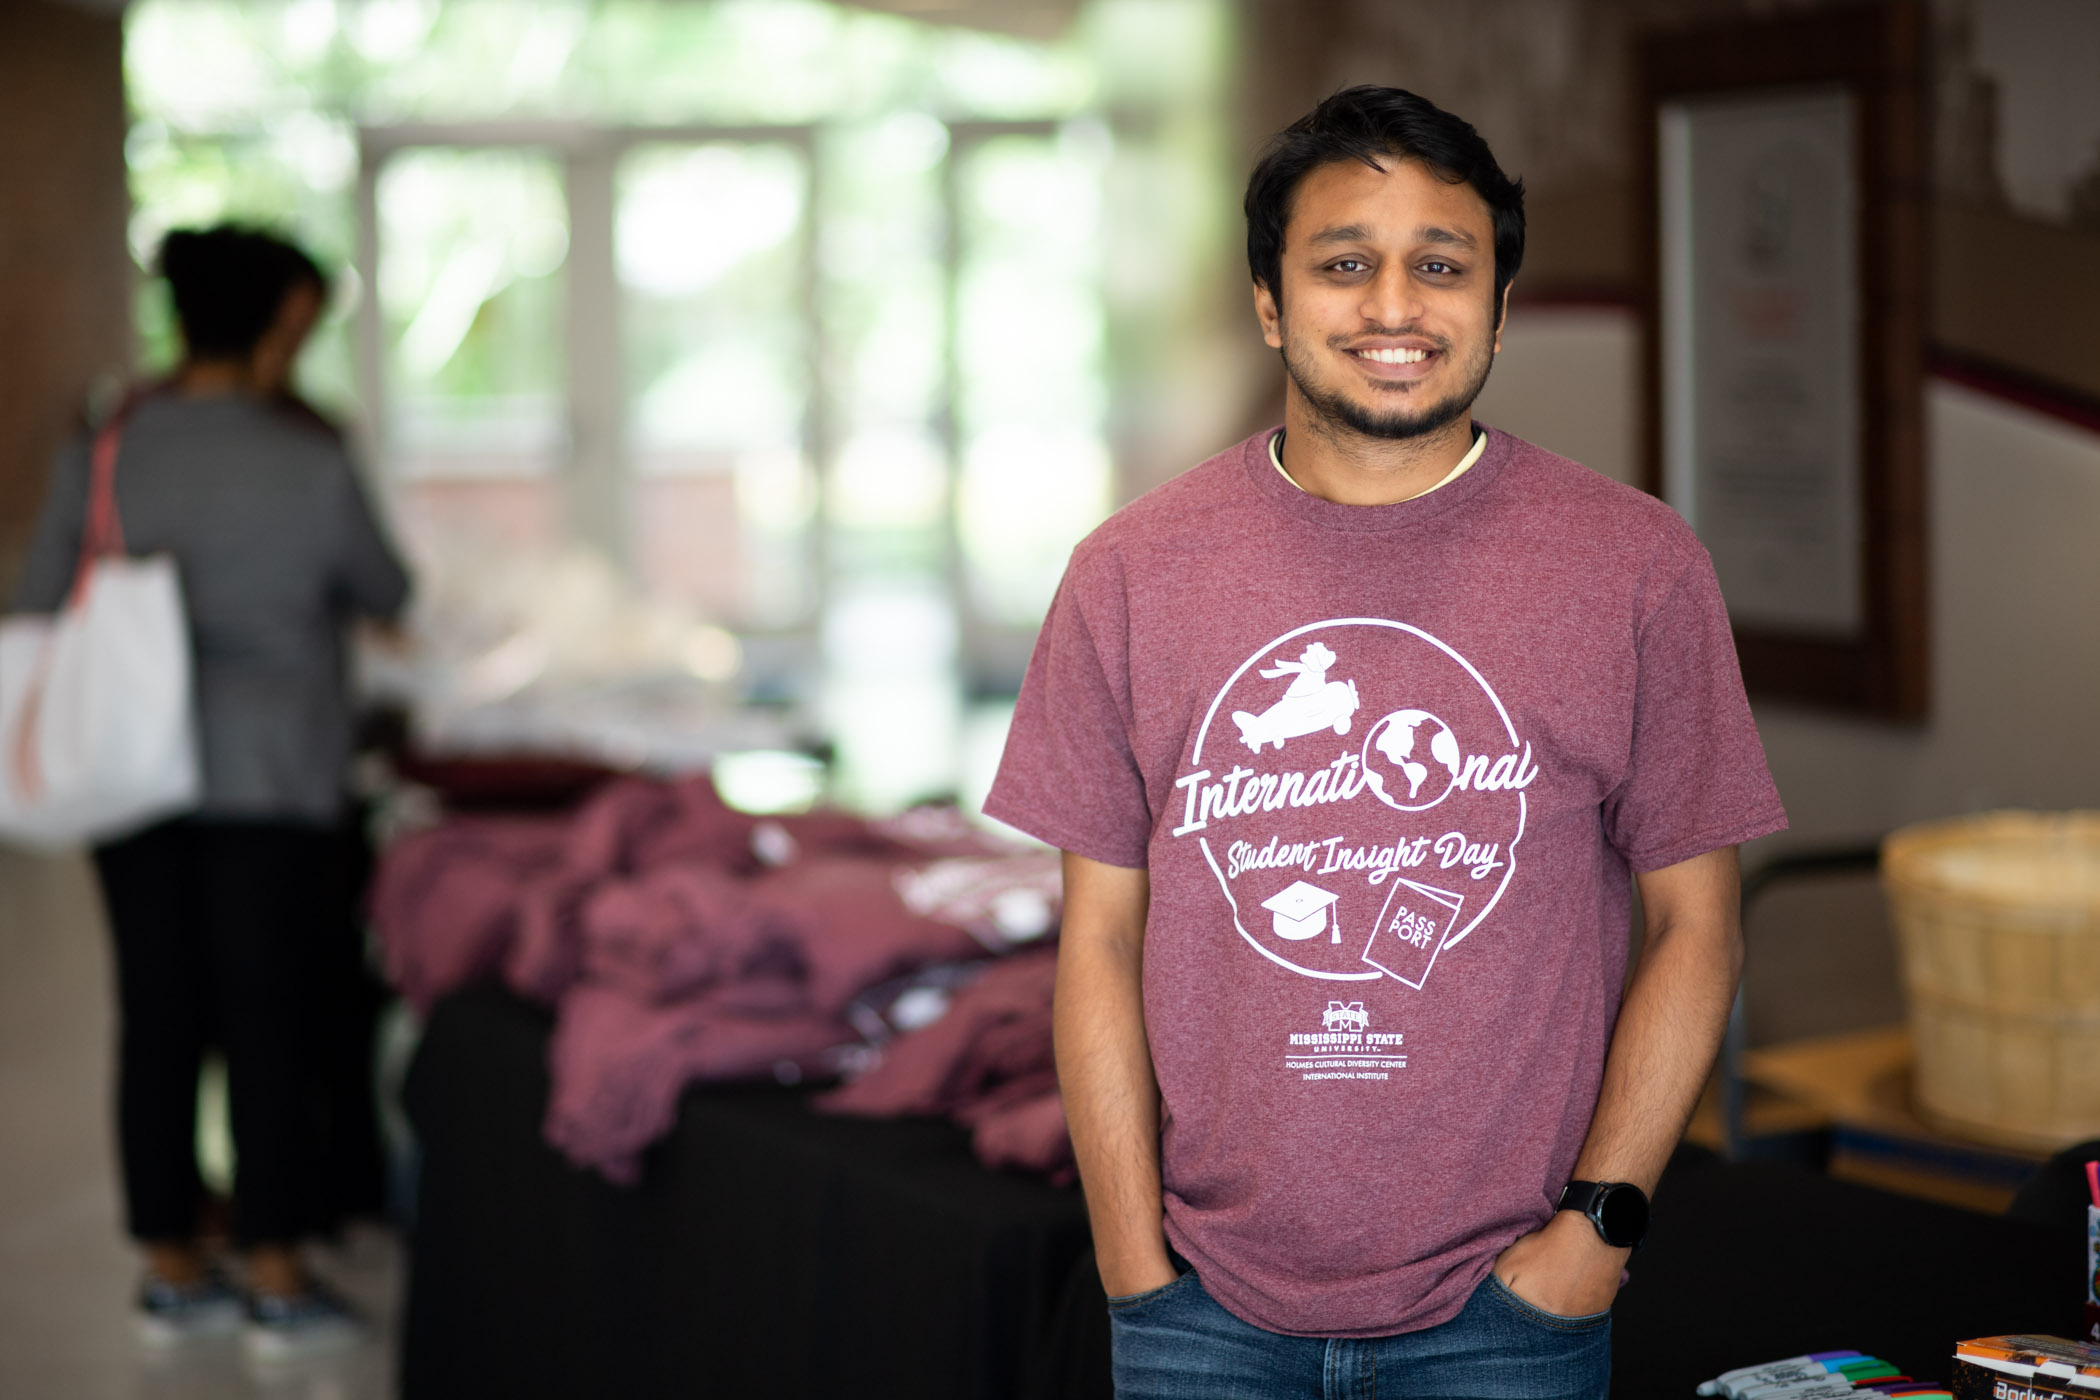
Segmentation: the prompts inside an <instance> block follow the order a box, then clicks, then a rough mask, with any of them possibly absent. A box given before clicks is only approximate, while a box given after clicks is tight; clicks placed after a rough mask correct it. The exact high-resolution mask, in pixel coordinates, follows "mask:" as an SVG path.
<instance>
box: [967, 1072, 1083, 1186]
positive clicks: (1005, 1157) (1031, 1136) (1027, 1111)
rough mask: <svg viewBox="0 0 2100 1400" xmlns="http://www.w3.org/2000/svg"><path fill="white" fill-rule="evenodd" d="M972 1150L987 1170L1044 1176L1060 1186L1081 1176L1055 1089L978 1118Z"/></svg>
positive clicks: (1063, 1111)
mask: <svg viewBox="0 0 2100 1400" xmlns="http://www.w3.org/2000/svg"><path fill="white" fill-rule="evenodd" d="M970 1147H971V1150H972V1151H974V1152H975V1153H976V1154H977V1160H978V1161H980V1162H982V1163H984V1164H985V1165H986V1166H988V1167H1018V1168H1020V1169H1021V1170H1023V1171H1032V1172H1043V1173H1045V1174H1047V1175H1048V1176H1049V1177H1050V1179H1051V1180H1052V1181H1055V1182H1058V1183H1059V1184H1063V1183H1065V1182H1069V1181H1073V1180H1076V1179H1077V1178H1078V1175H1079V1173H1078V1170H1077V1168H1076V1167H1075V1166H1074V1164H1073V1160H1072V1134H1071V1131H1070V1129H1068V1128H1067V1127H1066V1126H1065V1104H1064V1100H1063V1099H1062V1098H1060V1097H1059V1096H1058V1093H1057V1090H1055V1089H1052V1090H1050V1092H1048V1093H1046V1094H1037V1095H1034V1096H1033V1097H1030V1098H1025V1099H1020V1100H1018V1101H1016V1102H1013V1103H1009V1104H1006V1105H1004V1106H1002V1107H1001V1108H1000V1109H999V1111H998V1112H996V1113H987V1114H983V1115H981V1116H980V1117H978V1119H977V1122H976V1127H975V1128H974V1129H973V1130H972V1131H971V1133H970Z"/></svg>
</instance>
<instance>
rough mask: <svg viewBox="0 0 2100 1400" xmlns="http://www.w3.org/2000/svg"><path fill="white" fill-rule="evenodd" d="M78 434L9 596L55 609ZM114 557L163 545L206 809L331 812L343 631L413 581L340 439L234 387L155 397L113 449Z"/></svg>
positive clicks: (346, 731) (67, 560)
mask: <svg viewBox="0 0 2100 1400" xmlns="http://www.w3.org/2000/svg"><path fill="white" fill-rule="evenodd" d="M88 448H89V444H88V440H87V439H86V438H81V439H79V440H77V441H75V442H73V443H71V444H70V445H68V446H67V447H66V448H65V449H64V450H62V451H61V452H60V453H59V455H58V459H57V462H56V463H55V465H54V468H53V476H52V483H51V489H50V492H49V494H48V496H47V497H46V499H45V502H44V510H43V515H42V516H41V518H40V519H39V520H38V522H37V529H36V535H35V537H34V539H33V541H32V542H31V545H30V550H29V559H28V563H27V566H26V568H25V569H24V571H23V574H22V578H21V581H20V583H19V585H18V586H17V588H16V591H15V607H16V608H18V609H20V610H22V611H25V612H51V611H54V610H56V609H57V608H58V606H59V605H60V604H61V603H62V602H63V601H64V599H65V595H66V590H67V588H68V587H69V586H70V584H71V582H72V578H73V570H74V566H75V564H76V562H77V561H78V558H79V554H80V532H81V524H82V516H83V514H84V512H85V510H86V505H87V494H88ZM116 494H117V512H118V515H119V517H120V518H121V520H122V522H123V530H124V544H125V549H126V552H127V553H130V554H133V555H146V554H158V553H164V552H165V553H168V554H172V555H174V557H175V561H176V565H177V568H178V570H179V573H180V576H181V579H182V591H183V602H184V607H185V608H186V610H187V612H188V616H189V625H190V643H191V648H192V654H193V655H194V657H195V663H196V686H197V711H198V726H199V739H200V743H201V747H202V751H203V760H204V799H203V803H202V806H201V809H200V810H201V812H202V814H204V815H206V816H214V817H221V818H250V819H257V818H259V819H278V820H281V819H291V820H300V821H312V822H329V821H333V820H335V819H336V818H337V817H338V816H339V815H340V813H341V810H342V803H343V790H344V779H345V768H346V765H347V764H348V761H349V757H350V747H351V738H352V736H351V711H350V701H349V696H348V693H347V683H346V678H345V674H344V659H343V630H344V624H345V623H346V622H347V621H348V620H349V619H350V618H352V617H354V616H357V615H365V616H371V617H379V618H390V617H393V616H394V615H395V614H397V613H398V612H399V611H400V610H401V608H402V605H403V604H404V603H405V602H406V601H407V598H408V576H407V574H406V573H405V572H404V571H403V569H402V567H401V563H400V561H399V560H398V558H396V556H395V554H394V551H393V549H392V547H391V546H390V545H389V544H388V543H387V540H386V538H385V536H384V534H383V533H382V532H381V530H380V528H379V525H378V523H377V521H376V520H375V519H374V517H373V514H372V509H371V505H370V503H369V502H368V501H367V500H366V497H365V493H364V490H363V488H362V486H361V485H360V484H359V482H358V479H357V476H356V473H355V472H354V470H353V469H352V467H351V464H350V460H349V458H348V456H347V455H346V454H345V453H344V451H343V447H342V444H341V443H340V442H338V441H337V440H336V439H335V438H334V436H333V435H331V434H330V433H328V432H326V431H325V430H323V429H322V428H320V427H319V426H318V425H315V424H313V423H310V422H306V421H303V420H302V419H301V418H299V417H298V416H296V415H295V414H293V413H290V412H287V411H285V410H282V409H278V408H273V407H271V406H269V405H267V404H264V403H261V402H258V401H256V400H253V399H248V398H243V397H239V396H232V395H228V396H220V397H211V398H196V399H186V398H180V397H176V396H173V395H157V396H155V397H152V398H148V399H146V400H145V401H144V402H142V403H141V404H139V405H138V407H137V408H136V409H135V410H134V411H133V413H132V415H131V419H130V421H129V422H128V424H127V425H126V427H125V430H124V437H123V442H122V446H121V447H120V448H119V450H118V454H117V470H116Z"/></svg>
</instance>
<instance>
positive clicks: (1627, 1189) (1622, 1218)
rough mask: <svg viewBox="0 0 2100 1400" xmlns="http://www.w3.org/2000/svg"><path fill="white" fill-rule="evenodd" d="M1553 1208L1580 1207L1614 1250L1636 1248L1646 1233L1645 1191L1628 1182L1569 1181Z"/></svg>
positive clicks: (1645, 1236)
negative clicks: (1558, 1202) (1557, 1203)
mask: <svg viewBox="0 0 2100 1400" xmlns="http://www.w3.org/2000/svg"><path fill="white" fill-rule="evenodd" d="M1554 1209H1555V1210H1579V1211H1581V1212H1582V1213H1583V1214H1584V1215H1586V1216H1588V1217H1589V1218H1590V1224H1592V1225H1594V1226H1596V1227H1597V1233H1598V1235H1599V1236H1601V1237H1602V1238H1603V1240H1604V1242H1605V1243H1606V1244H1608V1245H1610V1246H1612V1247H1613V1248H1614V1249H1639V1248H1640V1247H1641V1241H1642V1240H1643V1239H1645V1238H1647V1235H1648V1193H1647V1192H1645V1191H1643V1190H1641V1188H1640V1187H1638V1186H1635V1185H1634V1184H1633V1183H1632V1182H1630V1181H1571V1182H1569V1183H1568V1184H1567V1185H1566V1186H1564V1187H1562V1188H1561V1192H1560V1204H1559V1205H1557V1206H1555V1207H1554Z"/></svg>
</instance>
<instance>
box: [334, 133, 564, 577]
mask: <svg viewBox="0 0 2100 1400" xmlns="http://www.w3.org/2000/svg"><path fill="white" fill-rule="evenodd" d="M373 198H374V209H373V215H374V223H375V224H376V229H375V233H376V238H375V243H376V259H375V261H376V272H377V278H376V281H377V287H376V292H377V296H376V298H374V302H375V304H376V314H377V318H378V326H377V340H378V351H379V353H378V359H379V365H378V371H379V380H380V383H379V386H378V387H379V389H380V392H379V393H378V394H377V395H376V396H375V397H376V398H377V401H378V403H379V404H380V405H381V408H380V416H379V421H378V422H377V423H376V424H375V425H374V426H375V427H376V429H377V432H378V435H379V438H380V444H379V445H380V450H381V454H382V456H383V458H384V459H385V460H386V462H387V464H388V466H389V469H390V472H389V474H390V475H391V477H392V478H393V481H394V484H395V486H396V499H397V504H398V508H399V511H400V514H401V517H402V518H401V525H402V528H403V529H404V531H405V532H406V533H407V534H408V535H409V537H410V539H411V542H412V543H413V545H414V546H415V547H416V549H417V551H418V552H419V553H421V554H423V555H425V556H426V557H427V556H429V555H431V554H433V553H440V552H443V551H445V550H447V549H449V548H452V547H455V546H456V545H457V544H458V543H459V542H462V541H466V542H469V543H471V542H474V541H486V542H488V543H490V544H497V545H517V546H543V545H547V544H551V543H552V542H553V541H555V540H557V539H558V538H560V536H561V534H562V531H563V523H562V518H563V501H562V498H561V493H560V471H561V466H562V462H563V458H564V456H565V454H566V451H567V434H566V421H567V409H566V402H565V399H566V394H565V380H566V374H567V365H566V360H565V356H564V354H563V346H564V344H565V337H564V334H563V331H564V319H565V318H564V302H565V298H566V295H567V288H566V278H567V271H568V269H567V262H568V254H569V221H568V212H567V205H566V201H565V198H564V192H563V182H562V174H561V166H560V163H559V161H558V159H557V158H556V157H555V156H554V155H553V154H552V153H550V152H548V151H545V150H534V149H456V148H442V147H440V148H416V149H407V150H401V151H397V152H395V153H393V154H392V155H391V156H390V157H389V158H388V159H387V161H386V163H385V164H384V166H383V167H382V168H381V169H380V170H379V171H378V173H377V179H376V187H375V189H374V191H373Z"/></svg>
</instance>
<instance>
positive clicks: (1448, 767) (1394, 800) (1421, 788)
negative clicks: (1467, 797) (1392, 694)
mask: <svg viewBox="0 0 2100 1400" xmlns="http://www.w3.org/2000/svg"><path fill="white" fill-rule="evenodd" d="M1374 755H1376V756H1377V758H1382V759H1384V762H1383V763H1379V762H1377V761H1376V760H1375V759H1374ZM1463 761H1464V760H1463V758H1462V757H1461V755H1460V754H1459V751H1458V736H1456V735H1455V734H1453V733H1452V732H1451V726H1450V725H1448V724H1445V723H1444V722H1443V721H1442V720H1440V719H1438V718H1437V717H1436V716H1435V715H1433V714H1431V713H1429V711H1427V710H1395V711H1393V712H1392V713H1391V714H1389V715H1387V716H1385V717H1384V718H1383V719H1381V720H1379V721H1378V723H1376V724H1374V725H1372V726H1371V730H1370V732H1369V733H1368V734H1366V735H1365V736H1364V770H1365V771H1366V772H1368V773H1372V774H1374V775H1377V776H1378V777H1379V778H1380V779H1381V781H1382V784H1383V796H1384V797H1385V800H1386V801H1387V802H1388V803H1390V804H1391V805H1392V806H1395V807H1405V808H1422V807H1433V806H1435V805H1436V804H1437V803H1438V802H1440V801H1442V800H1443V797H1444V794H1445V793H1447V792H1449V791H1450V790H1451V784H1452V783H1454V782H1456V781H1458V770H1459V765H1460V764H1461V763H1462V762H1463ZM1439 768H1441V769H1442V770H1443V774H1444V775H1443V777H1441V778H1437V777H1436V776H1435V774H1436V771H1437V770H1438V769H1439Z"/></svg>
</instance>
